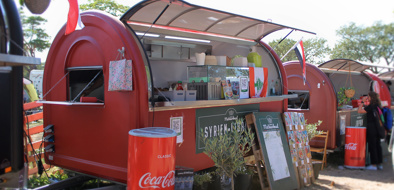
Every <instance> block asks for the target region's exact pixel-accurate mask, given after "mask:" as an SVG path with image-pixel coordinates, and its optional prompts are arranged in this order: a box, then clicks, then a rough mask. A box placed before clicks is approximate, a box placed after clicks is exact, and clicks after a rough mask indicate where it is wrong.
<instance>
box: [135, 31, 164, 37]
mask: <svg viewBox="0 0 394 190" xmlns="http://www.w3.org/2000/svg"><path fill="white" fill-rule="evenodd" d="M136 34H137V35H138V36H146V37H153V38H158V37H160V35H159V34H151V33H145V34H144V33H142V32H136Z"/></svg>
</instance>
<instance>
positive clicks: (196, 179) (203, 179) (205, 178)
mask: <svg viewBox="0 0 394 190" xmlns="http://www.w3.org/2000/svg"><path fill="white" fill-rule="evenodd" d="M211 181H212V175H211V173H209V172H208V173H203V174H194V176H193V183H195V184H196V186H198V187H202V185H203V184H204V183H208V182H211Z"/></svg>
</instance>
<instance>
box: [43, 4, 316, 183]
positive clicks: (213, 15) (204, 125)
mask: <svg viewBox="0 0 394 190" xmlns="http://www.w3.org/2000/svg"><path fill="white" fill-rule="evenodd" d="M81 18H82V21H83V23H84V25H85V28H84V29H82V30H79V31H75V32H73V33H71V34H70V35H64V33H65V26H64V27H63V28H62V29H61V30H60V31H59V33H58V35H57V36H56V38H55V40H54V41H53V43H52V46H51V48H50V51H49V54H48V58H47V62H46V65H45V72H44V84H43V91H44V92H43V94H44V95H45V94H46V96H45V97H44V99H45V100H44V101H41V102H43V103H44V104H45V105H44V122H45V126H47V127H48V128H51V127H52V128H53V133H47V134H45V135H46V136H48V135H53V136H50V137H48V142H47V143H46V144H45V145H46V147H47V151H48V152H47V154H46V156H45V159H46V161H47V162H48V163H50V164H52V165H56V166H60V167H63V168H66V169H70V170H74V171H77V172H81V173H85V174H89V175H93V176H98V177H102V178H106V179H110V180H114V181H118V182H121V183H126V178H127V154H128V152H127V151H128V147H127V144H128V143H127V142H128V141H127V140H128V132H129V131H130V130H131V129H136V128H144V127H153V126H156V127H171V128H173V125H174V124H175V123H177V127H178V128H177V130H178V132H179V135H178V138H179V142H181V143H179V144H178V145H177V150H176V151H177V152H176V165H180V166H185V167H190V168H193V169H194V170H201V169H205V168H208V167H211V166H213V162H212V160H211V159H210V158H209V157H207V156H206V155H205V154H203V153H201V152H202V149H201V148H203V147H200V146H199V138H200V134H199V132H198V131H200V130H204V132H205V133H206V135H207V136H208V137H214V136H217V135H222V134H223V133H225V132H224V131H225V130H230V127H229V126H227V123H225V121H226V122H227V121H228V120H230V121H231V120H232V119H235V118H238V116H240V117H242V115H243V114H246V113H250V112H252V111H272V112H284V111H286V110H287V105H286V103H285V102H286V101H285V100H286V99H287V98H288V97H291V96H288V95H287V79H286V75H285V71H284V68H283V66H282V63H281V61H280V59H279V58H278V56H277V55H276V53H275V52H274V51H273V50H272V49H271V47H269V46H268V45H267V44H265V43H263V42H262V41H261V39H262V38H263V37H265V36H266V35H268V34H270V33H272V32H275V31H277V30H282V29H291V30H297V31H303V30H299V29H296V28H291V27H287V26H283V25H278V24H275V23H272V22H266V21H262V20H257V19H253V18H248V17H244V16H240V15H236V14H232V13H227V12H223V11H219V10H213V9H210V8H205V7H201V6H196V5H191V4H189V3H186V2H184V1H170V0H148V1H143V2H140V3H138V4H136V5H135V6H134V7H132V8H131V9H130V10H129V11H128V12H126V13H125V14H124V15H123V16H122V17H121V19H120V21H119V20H117V19H116V18H114V17H112V16H110V15H108V14H105V13H102V12H97V11H88V12H84V13H82V14H81ZM303 32H307V31H303ZM309 33H310V32H309ZM251 47H257V50H256V51H257V53H258V54H259V55H261V59H262V63H263V67H265V68H266V69H268V73H269V74H268V76H264V77H265V81H266V82H265V84H264V85H265V86H267V85H268V84H269V86H272V88H274V83H275V84H276V85H275V88H276V93H275V94H269V93H268V94H264V96H263V97H259V98H245V99H228V100H223V99H220V86H219V97H218V98H217V97H216V98H215V97H214V96H210V95H217V94H215V93H216V91H215V90H213V89H211V88H213V87H215V84H216V83H217V82H218V81H217V80H218V79H217V78H218V77H219V78H220V77H222V78H221V79H222V80H223V79H224V78H223V75H221V74H220V73H219V70H220V71H223V69H224V73H226V72H227V77H225V78H226V81H227V80H229V79H228V75H229V74H228V72H229V71H231V72H233V73H235V75H234V76H232V77H233V78H237V77H239V76H238V75H245V70H247V71H248V72H249V67H226V66H216V65H214V66H212V65H203V66H196V58H195V56H194V55H195V53H201V52H205V53H206V54H207V55H211V56H226V57H234V56H236V55H241V56H243V57H246V56H247V55H248V53H250V49H251ZM119 55H120V56H124V57H125V59H127V60H132V81H131V82H132V85H133V89H132V90H129V91H108V83H109V70H110V68H109V63H110V61H114V60H117V59H119V58H118V56H119ZM218 59H219V58H218ZM195 68H200V69H201V68H202V71H200V72H198V73H200V74H201V73H202V74H203V75H204V77H205V78H204V79H202V78H201V84H199V85H201V86H204V85H205V87H203V88H200V89H197V93H199V92H200V91H203V90H207V91H208V96H205V97H204V96H202V97H200V98H199V97H197V100H194V101H162V99H163V96H162V92H161V91H163V90H164V89H166V88H169V85H171V84H172V83H173V82H174V81H175V82H176V81H182V82H183V84H186V83H189V84H188V85H190V83H192V76H191V75H192V74H193V73H192V72H191V70H193V69H195ZM194 74H196V73H194ZM222 74H223V73H222ZM188 75H189V76H188ZM224 75H226V74H224ZM246 76H247V77H249V76H248V74H246ZM230 78H231V77H230ZM102 79H104V80H102ZM193 80H195V78H193ZM207 80H208V81H207ZM90 81H98V82H97V84H98V85H97V86H98V88H97V89H96V95H94V97H95V98H97V99H99V100H101V101H100V102H84V101H82V102H81V101H80V96H81V94H82V93H84V90H85V88H90V86H95V85H96V83H94V84H93V83H90ZM99 81H101V83H100V82H99ZM267 81H272V82H274V83H268V82H267ZM129 82H130V81H129ZM87 84H89V85H87ZM196 84H197V83H196ZM192 85H194V84H193V83H192ZM192 85H190V86H188V87H192ZM207 86H208V87H209V88H208V87H207ZM156 93H158V94H156ZM170 93H171V92H170ZM212 93H213V94H212ZM173 95H174V94H173ZM175 95H178V94H175ZM175 95H174V96H175ZM205 95H206V94H205ZM92 96H93V95H92ZM293 97H294V96H293ZM172 98H174V97H172ZM194 98H195V97H194ZM165 99H166V98H165ZM181 99H182V98H181ZM166 100H168V99H166ZM172 100H174V99H172ZM157 101H161V102H157ZM223 120H224V121H223ZM146 151H149V150H146Z"/></svg>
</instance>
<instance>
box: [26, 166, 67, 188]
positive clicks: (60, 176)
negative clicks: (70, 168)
mask: <svg viewBox="0 0 394 190" xmlns="http://www.w3.org/2000/svg"><path fill="white" fill-rule="evenodd" d="M49 178H50V179H51V180H56V181H60V180H65V179H67V178H68V175H67V174H65V173H63V171H61V170H58V171H56V172H54V173H52V174H51V175H50V177H49ZM49 178H48V177H47V175H45V174H43V175H41V176H36V175H33V176H32V177H31V178H29V180H28V182H27V184H28V187H29V188H36V187H40V186H43V185H48V184H50V183H51V181H50V179H49Z"/></svg>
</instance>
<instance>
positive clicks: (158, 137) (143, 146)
mask: <svg viewBox="0 0 394 190" xmlns="http://www.w3.org/2000/svg"><path fill="white" fill-rule="evenodd" d="M175 147H176V132H175V131H174V130H172V129H169V128H164V127H148V128H141V129H133V130H131V131H130V132H129V150H128V151H129V154H128V155H129V156H128V167H127V189H129V190H131V189H132V190H135V189H145V190H149V189H155V190H157V189H165V190H173V189H174V187H175Z"/></svg>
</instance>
